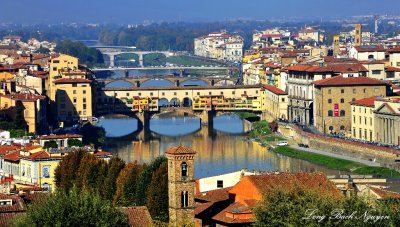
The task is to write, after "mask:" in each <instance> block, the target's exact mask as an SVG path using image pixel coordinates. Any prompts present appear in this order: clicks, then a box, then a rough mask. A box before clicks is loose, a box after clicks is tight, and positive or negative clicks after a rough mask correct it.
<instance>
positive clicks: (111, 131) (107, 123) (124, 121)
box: [97, 118, 138, 137]
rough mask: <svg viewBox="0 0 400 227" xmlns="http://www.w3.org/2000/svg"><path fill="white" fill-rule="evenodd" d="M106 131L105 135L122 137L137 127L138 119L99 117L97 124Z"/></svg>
mask: <svg viewBox="0 0 400 227" xmlns="http://www.w3.org/2000/svg"><path fill="white" fill-rule="evenodd" d="M97 126H99V127H103V128H104V129H105V131H106V137H122V136H126V135H129V134H132V133H133V132H135V131H137V129H138V120H137V119H135V118H109V119H101V120H100V121H99V123H98V124H97Z"/></svg>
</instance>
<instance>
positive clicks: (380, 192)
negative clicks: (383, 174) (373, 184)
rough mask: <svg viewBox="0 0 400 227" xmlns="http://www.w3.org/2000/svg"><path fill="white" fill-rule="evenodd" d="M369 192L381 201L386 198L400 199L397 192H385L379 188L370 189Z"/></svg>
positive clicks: (399, 194)
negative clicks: (373, 193)
mask: <svg viewBox="0 0 400 227" xmlns="http://www.w3.org/2000/svg"><path fill="white" fill-rule="evenodd" d="M371 191H373V192H375V193H376V194H377V195H378V196H380V197H381V198H382V199H388V198H394V199H400V193H398V192H392V191H386V190H383V189H380V188H371Z"/></svg>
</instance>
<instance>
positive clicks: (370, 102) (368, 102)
mask: <svg viewBox="0 0 400 227" xmlns="http://www.w3.org/2000/svg"><path fill="white" fill-rule="evenodd" d="M376 97H377V96H372V97H369V98H365V99H358V100H355V101H353V102H351V104H352V105H356V106H368V107H375V99H376Z"/></svg>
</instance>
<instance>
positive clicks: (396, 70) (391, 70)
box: [385, 66, 400, 72]
mask: <svg viewBox="0 0 400 227" xmlns="http://www.w3.org/2000/svg"><path fill="white" fill-rule="evenodd" d="M385 71H386V72H400V68H396V67H392V66H388V67H385Z"/></svg>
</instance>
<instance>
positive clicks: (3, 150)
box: [0, 145, 20, 155]
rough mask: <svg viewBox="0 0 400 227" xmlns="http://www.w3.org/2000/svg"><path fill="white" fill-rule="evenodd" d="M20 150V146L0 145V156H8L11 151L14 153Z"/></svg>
mask: <svg viewBox="0 0 400 227" xmlns="http://www.w3.org/2000/svg"><path fill="white" fill-rule="evenodd" d="M19 148H20V146H15V145H0V155H5V154H8V153H10V152H12V151H16V150H18V149H19Z"/></svg>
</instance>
